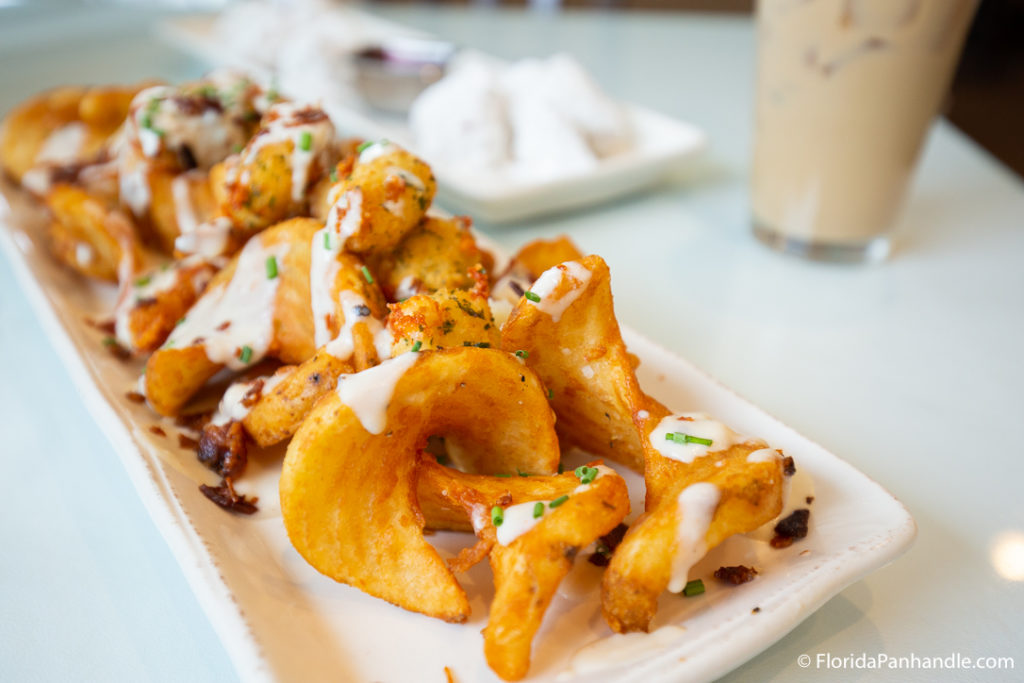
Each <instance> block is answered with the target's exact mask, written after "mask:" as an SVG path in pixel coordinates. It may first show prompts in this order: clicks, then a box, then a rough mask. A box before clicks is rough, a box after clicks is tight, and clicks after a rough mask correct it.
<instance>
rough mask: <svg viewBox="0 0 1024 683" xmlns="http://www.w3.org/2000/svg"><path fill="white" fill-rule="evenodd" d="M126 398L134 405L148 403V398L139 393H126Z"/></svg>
mask: <svg viewBox="0 0 1024 683" xmlns="http://www.w3.org/2000/svg"><path fill="white" fill-rule="evenodd" d="M124 397H125V398H126V399H128V400H129V401H131V402H132V403H145V402H146V397H145V396H143V395H142V394H140V393H139V392H137V391H129V392H126V393H125V395H124Z"/></svg>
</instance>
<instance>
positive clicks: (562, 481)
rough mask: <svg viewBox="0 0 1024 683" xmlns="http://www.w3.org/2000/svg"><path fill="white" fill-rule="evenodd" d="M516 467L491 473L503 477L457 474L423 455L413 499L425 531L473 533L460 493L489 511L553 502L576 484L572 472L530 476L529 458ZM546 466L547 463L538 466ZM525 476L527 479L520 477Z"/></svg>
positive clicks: (534, 465) (457, 472)
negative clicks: (532, 502) (496, 507)
mask: <svg viewBox="0 0 1024 683" xmlns="http://www.w3.org/2000/svg"><path fill="white" fill-rule="evenodd" d="M526 455H528V458H529V459H528V460H524V461H523V462H522V463H519V464H517V465H516V467H515V469H514V470H513V471H511V472H503V473H497V472H496V473H495V474H504V475H507V476H501V477H495V476H491V475H484V474H471V473H468V472H460V471H459V470H456V469H453V468H451V467H445V466H444V465H439V464H438V463H437V462H436V461H435V460H434V458H433V457H431V456H429V455H425V456H424V457H423V459H422V462H421V463H420V469H419V478H418V480H417V482H416V495H417V497H418V500H419V503H420V509H421V510H422V511H423V516H424V517H425V518H426V521H427V527H428V528H430V529H436V530H442V529H446V530H451V531H473V522H472V519H471V517H472V515H471V514H470V513H469V512H467V509H466V500H465V498H460V497H459V496H460V493H464V492H465V491H470V490H471V491H474V492H475V493H474V501H475V504H479V505H481V506H483V507H485V508H486V509H487V510H490V509H491V507H492V506H494V505H512V504H515V503H522V502H525V501H530V500H553V499H555V498H558V497H559V496H562V495H565V494H570V493H572V492H573V491H574V490H575V489H576V487H577V486H579V484H580V480H579V479H578V478H577V477H576V475H574V474H573V473H572V472H566V473H564V474H558V475H539V474H533V473H532V469H531V468H533V467H536V466H537V463H536V462H533V460H534V458H533V454H532V453H529V454H526ZM541 464H542V465H546V464H547V463H541ZM522 474H528V476H522Z"/></svg>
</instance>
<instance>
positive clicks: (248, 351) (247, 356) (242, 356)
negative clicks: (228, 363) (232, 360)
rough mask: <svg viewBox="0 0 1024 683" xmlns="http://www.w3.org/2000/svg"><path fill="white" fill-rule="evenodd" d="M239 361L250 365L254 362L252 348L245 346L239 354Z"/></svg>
mask: <svg viewBox="0 0 1024 683" xmlns="http://www.w3.org/2000/svg"><path fill="white" fill-rule="evenodd" d="M238 360H240V361H242V362H243V363H248V362H249V361H250V360H252V347H251V346H248V345H246V346H243V347H242V349H241V351H239V352H238Z"/></svg>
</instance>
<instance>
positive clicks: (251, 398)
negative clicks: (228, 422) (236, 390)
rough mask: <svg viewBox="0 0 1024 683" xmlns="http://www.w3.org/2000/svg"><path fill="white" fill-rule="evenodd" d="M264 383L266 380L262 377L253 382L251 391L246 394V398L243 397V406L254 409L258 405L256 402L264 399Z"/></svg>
mask: <svg viewBox="0 0 1024 683" xmlns="http://www.w3.org/2000/svg"><path fill="white" fill-rule="evenodd" d="M263 382H264V379H263V378H262V377H260V378H259V379H257V380H256V381H255V382H253V384H252V387H250V388H249V391H247V392H245V396H243V397H242V405H243V406H245V407H246V408H252V407H253V406H254V405H256V402H257V401H259V400H260V398H262V397H263Z"/></svg>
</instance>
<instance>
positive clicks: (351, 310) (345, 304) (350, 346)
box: [317, 290, 393, 360]
mask: <svg viewBox="0 0 1024 683" xmlns="http://www.w3.org/2000/svg"><path fill="white" fill-rule="evenodd" d="M364 307H366V299H364V298H363V297H361V296H359V295H358V294H356V293H355V292H352V291H349V290H342V291H340V292H338V309H339V310H340V311H341V315H342V316H343V318H344V322H343V323H342V325H341V329H339V330H338V335H337V336H336V337H335V338H334V339H331V340H330V341H329V342H327V343H326V344H325V345H324V351H326V352H327V353H328V354H330V355H331V356H334V357H335V358H337V359H338V360H348V359H349V358H351V357H352V354H353V353H354V352H355V338H354V337H353V336H352V332H353V330H354V328H355V326H356V324H357V323H363V324H365V325H366V327H367V328H368V329H369V331H370V334H371V335H373V341H374V348H375V349H376V351H377V357H378V358H379V359H380V360H386V359H388V358H390V357H391V343H392V341H393V339H392V337H391V333H390V332H389V331H388V330H387V329H385V328H384V323H382V322H381V321H380V320H378V319H377V318H374V317H373V316H372V315H367V316H364V315H360V313H361V310H362V309H363V308H364ZM328 334H329V331H328ZM317 343H318V344H319V341H318V342H317Z"/></svg>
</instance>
